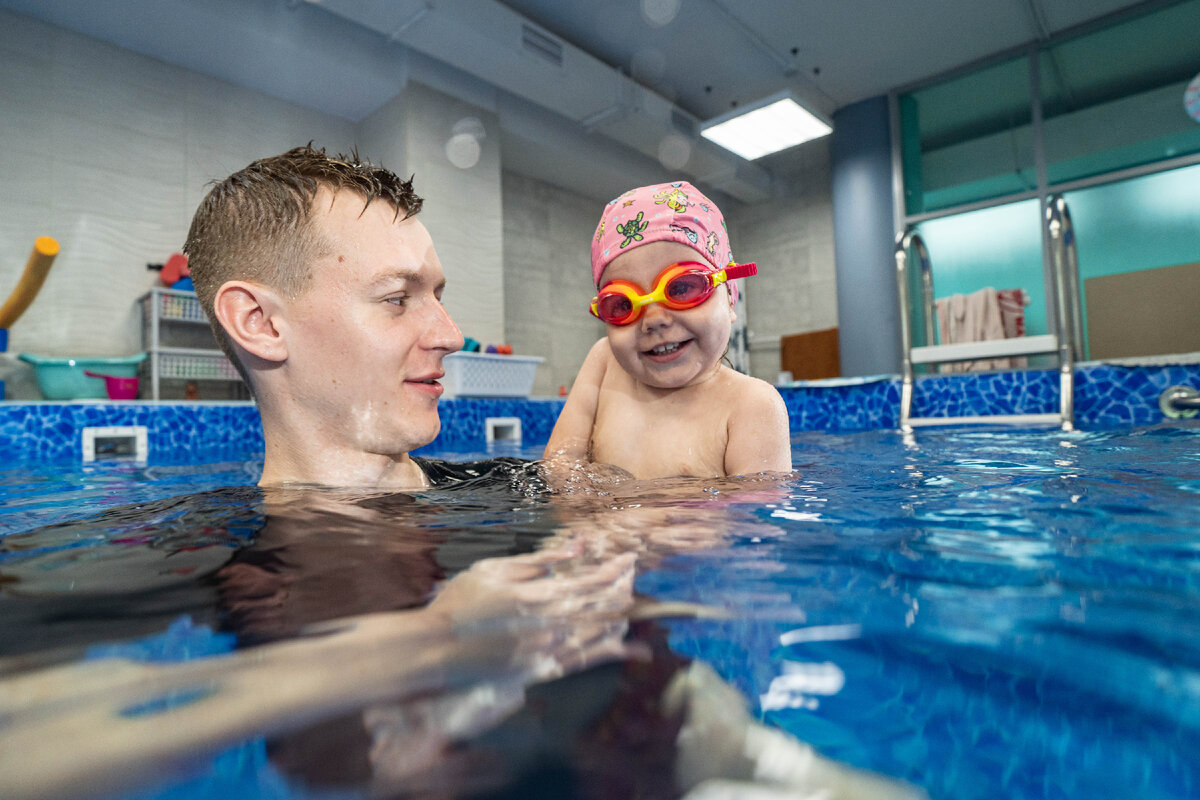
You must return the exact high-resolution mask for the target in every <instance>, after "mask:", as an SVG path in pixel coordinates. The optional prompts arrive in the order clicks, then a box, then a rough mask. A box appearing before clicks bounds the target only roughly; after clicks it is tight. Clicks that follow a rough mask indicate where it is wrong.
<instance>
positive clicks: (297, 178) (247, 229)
mask: <svg viewBox="0 0 1200 800" xmlns="http://www.w3.org/2000/svg"><path fill="white" fill-rule="evenodd" d="M322 189H325V190H328V191H329V193H330V194H331V195H336V194H338V193H339V192H344V191H349V192H353V193H354V194H356V195H358V196H359V197H361V198H362V199H363V211H364V212H365V211H366V209H367V207H368V206H370V204H371V203H373V202H376V201H382V202H385V203H387V204H388V205H390V206H391V207H392V209H393V210H394V211H395V215H396V217H395V218H396V219H397V220H398V219H401V218H403V219H408V218H409V217H411V216H413V215H414V214H416V213H417V212H419V211H420V210H421V205H422V200H421V198H420V197H419V196H417V194H416V192H414V191H413V186H412V178H411V177H410V178H409V179H408V180H404V179H402V178H400V177H398V176H397V175H396V174H395V173H393V172H392V171H391V170H388V169H385V168H384V167H382V166H375V165H373V164H371V163H369V162H366V161H363V160H362V159H360V158H359V156H358V152H357V151H356V150H355V151H351V154H350V155H348V156H346V155H340V154H339V155H336V156H330V155H327V154H326V153H325V150H324V149H323V148H322V149H317V148H314V147H313V146H312V143H311V142H310V143H309V144H307V145H305V146H303V147H296V148H294V149H292V150H289V151H287V152H286V153H283V154H282V155H278V156H271V157H270V158H263V159H259V160H258V161H255V162H254V163H252V164H250V165H249V166H247V167H245V168H244V169H241V170H238V171H237V172H235V173H233V174H232V175H230V176H229V177H228V178H226V179H225V180H223V181H220V182H219V183H216V184H215V185H214V186H213V188H212V190H211V191H209V193H208V195H207V196H206V197H205V198H204V200H203V202H201V203H200V207H199V208H198V209H197V210H196V214H195V216H194V217H193V218H192V225H191V229H190V230H189V231H188V236H187V241H186V243H185V244H184V253H186V254H187V256H188V266H189V268H190V269H191V273H192V282H193V284H194V285H195V287H196V295H197V297H198V298H199V300H200V305H201V307H202V308H203V309H204V313H205V314H207V315H208V318H209V321H210V323H211V324H212V328H213V334H214V336H215V337H216V339H217V343H218V344H219V345H220V346H221V349H222V350H223V351H225V354H226V355H227V356H229V358H230V360H231V361H233V363H234V365H235V366H236V367H237V368H238V371H239V372H240V373H241V375H242V378H243V380H246V384H247V385H248V386H250V381H249V380H248V378H247V374H246V370H245V368H244V366H243V365H242V364H241V362H240V360H239V359H238V358H237V355H236V353H234V351H233V348H232V347H231V345H230V343H229V339H228V337H227V336H226V335H225V331H224V329H223V328H222V327H221V326H220V324H219V323H218V322H217V321H216V317H215V315H214V314H213V303H214V298H215V297H216V294H217V290H218V289H220V288H221V286H222V285H223V284H225V283H226V282H228V281H232V280H244V281H250V282H253V283H259V284H263V285H265V286H268V287H270V288H271V289H274V290H276V291H278V292H280V293H282V294H283V295H285V296H287V297H289V298H295V297H298V296H299V295H301V294H302V293H303V292H304V290H305V288H306V286H307V284H308V282H309V280H310V278H311V277H312V264H313V262H314V260H315V259H317V258H320V257H321V256H322V255H324V254H326V253H327V252H328V249H329V248H328V243H327V242H325V241H324V238H323V237H322V236H321V234H320V232H319V231H318V230H317V229H316V228H315V227H314V226H313V224H312V221H313V212H314V201H315V199H316V197H317V194H318V193H319V192H320V191H321V190H322ZM251 389H252V390H253V387H252V386H251Z"/></svg>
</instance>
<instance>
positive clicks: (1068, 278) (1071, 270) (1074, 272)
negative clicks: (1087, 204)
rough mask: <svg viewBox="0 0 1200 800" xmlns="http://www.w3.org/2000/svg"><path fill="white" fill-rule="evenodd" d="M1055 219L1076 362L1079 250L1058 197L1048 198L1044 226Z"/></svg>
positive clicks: (1080, 348) (1080, 352) (1080, 342)
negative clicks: (1058, 228)
mask: <svg viewBox="0 0 1200 800" xmlns="http://www.w3.org/2000/svg"><path fill="white" fill-rule="evenodd" d="M1054 219H1057V220H1058V225H1059V226H1060V230H1061V236H1060V239H1059V246H1060V248H1061V269H1062V273H1063V275H1062V277H1063V280H1062V287H1063V292H1062V294H1063V297H1064V300H1065V301H1066V308H1067V311H1068V316H1069V325H1068V330H1069V331H1070V333H1071V354H1072V356H1073V357H1074V359H1075V360H1076V361H1083V360H1084V359H1085V358H1086V355H1085V353H1084V350H1085V347H1084V338H1083V310H1082V297H1083V295H1082V293H1081V292H1080V291H1079V251H1078V250H1077V249H1076V247H1075V224H1074V223H1073V222H1072V221H1071V209H1070V208H1069V207H1068V206H1067V201H1066V200H1065V199H1064V198H1063V197H1062V195H1051V196H1050V198H1049V200H1048V202H1047V208H1046V221H1047V224H1052V221H1053V220H1054Z"/></svg>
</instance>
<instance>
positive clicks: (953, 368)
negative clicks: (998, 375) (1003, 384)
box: [937, 286, 1025, 372]
mask: <svg viewBox="0 0 1200 800" xmlns="http://www.w3.org/2000/svg"><path fill="white" fill-rule="evenodd" d="M1004 291H1005V292H1006V293H1009V294H1006V302H1007V303H1012V302H1013V300H1014V295H1012V294H1011V293H1012V292H1019V293H1020V295H1021V296H1022V297H1024V294H1025V293H1024V291H1023V290H1021V289H1006V290H1004ZM1019 309H1020V314H1019V316H1013V317H1012V318H1011V319H1010V320H1008V323H1009V324H1008V325H1006V320H1005V317H1004V311H1003V307H1002V304H1001V301H1000V293H999V292H997V291H996V290H995V289H993V288H992V287H990V286H989V287H987V288H985V289H980V290H979V291H978V292H972V293H971V294H969V295H962V294H954V295H950V296H949V297H943V298H941V299H940V300H938V301H937V316H938V325H939V327H940V329H941V332H942V336H941V339H942V344H958V343H960V342H984V341H990V340H993V339H1004V338H1008V337H1009V333H1008V330H1009V327H1010V326H1011V329H1012V330H1013V331H1014V333H1013V334H1012V335H1018V334H1016V331H1017V330H1020V331H1021V334H1022V335H1023V334H1024V329H1025V312H1024V306H1023V305H1021V306H1019ZM1024 361H1025V360H1024V359H1023V358H1021V359H1010V358H997V359H992V360H985V361H960V362H957V363H952V364H943V365H942V372H966V371H968V370H984V369H1011V368H1012V367H1016V366H1024V365H1025V364H1024ZM1017 362H1020V363H1019V364H1018V363H1017Z"/></svg>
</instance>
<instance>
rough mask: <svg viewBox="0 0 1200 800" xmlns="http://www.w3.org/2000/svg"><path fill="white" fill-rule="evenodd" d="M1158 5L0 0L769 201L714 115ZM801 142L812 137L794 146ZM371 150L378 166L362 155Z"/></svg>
mask: <svg viewBox="0 0 1200 800" xmlns="http://www.w3.org/2000/svg"><path fill="white" fill-rule="evenodd" d="M1161 5H1163V3H1162V2H1158V0H1151V2H1130V0H905V2H902V3H901V2H895V1H894V0H871V1H870V2H862V1H859V2H855V0H843V2H833V1H832V0H753V1H752V2H738V1H737V0H594V2H588V3H584V2H568V1H566V0H105V1H104V2H100V3H97V2H95V1H94V0H0V7H4V8H9V9H11V10H14V11H17V12H19V13H22V14H27V15H29V16H33V17H36V18H39V19H42V20H45V21H47V22H50V23H52V24H55V25H58V26H61V27H65V28H68V29H71V30H74V31H77V32H79V33H83V34H85V35H88V36H92V37H95V38H98V39H101V40H104V41H108V42H112V43H114V44H117V45H120V46H122V47H125V48H128V49H131V50H134V51H136V52H140V53H143V54H145V55H149V56H152V57H154V58H157V59H161V60H164V61H167V62H170V63H174V64H178V65H180V66H184V67H187V68H189V69H193V70H196V71H199V72H202V73H205V74H209V75H213V76H215V77H218V78H222V79H224V80H227V81H231V82H234V83H237V84H240V85H244V86H247V87H250V88H254V89H256V90H259V91H263V92H266V93H268V94H271V95H273V96H277V97H280V98H283V99H285V100H289V101H292V102H296V103H300V104H303V105H305V106H308V107H311V108H315V109H318V110H321V111H324V112H326V113H331V114H336V115H339V116H341V117H345V118H347V119H351V120H359V119H363V118H364V117H366V116H368V115H369V114H370V113H371V112H372V111H374V110H375V109H376V108H378V107H379V106H381V105H382V104H383V103H385V102H386V101H387V100H388V99H390V98H391V97H393V96H394V95H395V94H396V93H397V92H398V91H399V90H400V88H401V87H402V86H403V82H404V81H405V80H408V79H410V78H411V79H417V80H422V81H423V82H424V81H428V82H429V83H431V84H432V85H434V88H437V89H439V90H441V91H445V92H448V93H451V94H456V95H458V96H460V97H462V98H463V99H467V100H469V101H471V102H474V103H476V104H477V105H479V106H480V107H483V108H486V109H488V110H490V111H494V112H495V113H496V118H497V120H498V121H499V126H500V128H501V132H500V139H501V145H502V158H503V163H504V165H505V168H507V169H512V170H515V171H517V172H522V173H525V174H528V175H531V176H532V177H536V178H539V179H542V180H547V181H549V182H551V183H557V184H560V185H567V184H569V185H572V186H573V187H575V188H578V187H580V186H589V187H594V194H595V195H596V196H598V197H608V196H612V195H614V194H616V193H617V192H619V191H620V190H621V189H623V188H627V185H628V184H629V182H630V181H637V180H643V181H644V182H649V181H651V180H660V179H664V180H665V179H666V177H671V176H674V175H676V174H678V173H683V174H684V175H686V176H688V177H691V178H692V179H693V180H696V181H697V182H700V183H702V184H705V185H707V186H708V187H709V188H710V189H715V190H717V192H718V193H721V194H724V195H726V196H728V197H731V198H733V199H734V200H738V201H742V202H760V201H763V200H765V199H768V198H769V197H770V196H772V192H773V190H774V188H777V185H778V183H779V182H780V181H781V180H787V179H788V175H789V172H790V171H791V170H793V169H794V163H793V158H792V156H795V157H796V158H799V157H800V156H798V155H796V154H787V153H785V154H783V155H781V156H775V157H769V158H767V159H764V160H762V161H760V162H755V163H751V162H747V161H744V160H742V159H740V158H737V157H736V156H733V155H732V154H729V153H727V152H726V151H724V150H722V149H721V148H718V147H716V146H715V145H712V144H710V143H708V142H707V141H705V140H703V139H699V138H698V137H697V135H696V134H697V132H698V128H699V126H700V124H702V123H703V122H704V121H705V120H708V119H711V118H713V117H715V116H718V115H721V114H724V113H727V112H729V111H730V110H732V109H734V108H736V107H737V106H739V105H744V104H748V103H753V102H755V101H756V100H759V99H761V98H763V97H766V96H769V95H772V94H775V93H777V92H780V91H783V90H788V91H791V92H792V93H794V94H795V95H796V96H797V97H798V98H799V99H800V100H801V101H802V102H804V103H806V104H807V105H809V106H810V107H811V108H812V109H814V110H815V111H816V112H818V113H819V114H821V115H823V116H826V117H827V118H828V117H832V116H833V114H834V113H835V112H836V111H837V110H838V109H840V108H842V107H843V106H846V105H849V104H852V103H855V102H857V101H859V100H863V99H866V98H870V97H875V96H878V95H882V94H885V93H887V92H888V91H889V90H890V89H893V88H896V87H901V86H906V85H911V84H914V83H918V82H921V81H923V80H926V79H928V78H930V77H932V76H935V75H938V74H940V73H943V72H946V71H948V70H952V69H955V68H957V67H960V66H963V65H966V64H970V63H972V62H976V61H979V60H981V59H985V58H988V57H990V56H993V55H995V54H998V53H1002V52H1005V51H1008V50H1011V49H1013V48H1016V47H1019V46H1021V45H1025V44H1028V43H1030V42H1035V41H1045V40H1047V39H1049V38H1051V37H1053V36H1055V35H1057V34H1059V33H1061V32H1063V31H1066V30H1069V29H1071V28H1074V27H1076V26H1079V25H1082V24H1085V23H1089V22H1092V21H1094V20H1098V19H1101V18H1104V17H1107V16H1110V15H1113V14H1117V13H1119V12H1123V11H1125V10H1128V9H1131V8H1133V7H1139V8H1142V7H1145V8H1151V7H1157V6H1161ZM803 148H804V145H801V146H800V147H798V148H793V150H796V151H799V150H802V149H803ZM368 155H369V154H368Z"/></svg>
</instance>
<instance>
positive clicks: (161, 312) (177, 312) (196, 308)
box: [141, 287, 208, 325]
mask: <svg viewBox="0 0 1200 800" xmlns="http://www.w3.org/2000/svg"><path fill="white" fill-rule="evenodd" d="M141 301H142V319H143V320H145V322H146V324H149V323H150V315H151V313H152V310H153V307H154V306H158V318H159V319H164V320H179V321H183V322H202V323H204V324H205V325H207V324H208V317H206V316H204V309H203V308H201V307H200V301H199V300H197V299H196V293H195V292H185V291H180V290H177V289H163V288H162V287H155V288H153V289H151V290H150V291H149V292H147V293H146V294H144V295H142V297H141Z"/></svg>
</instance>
